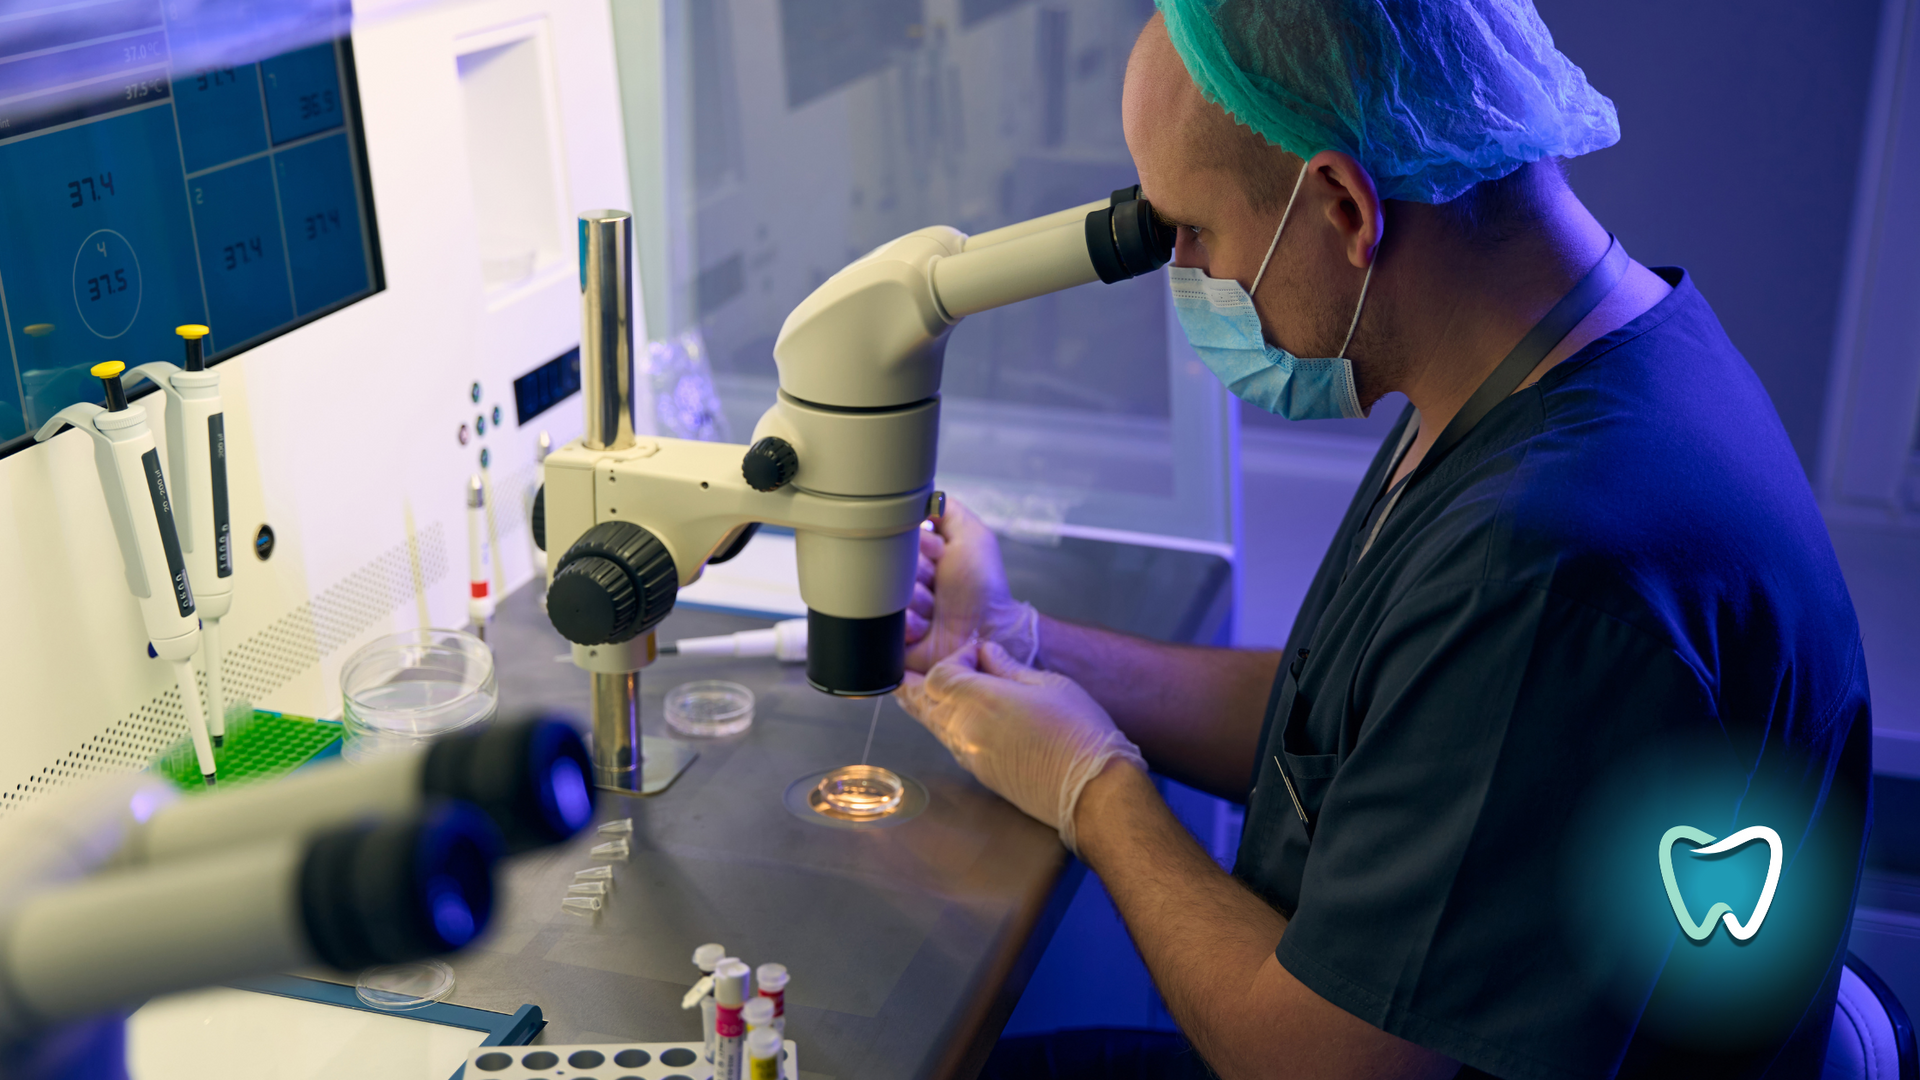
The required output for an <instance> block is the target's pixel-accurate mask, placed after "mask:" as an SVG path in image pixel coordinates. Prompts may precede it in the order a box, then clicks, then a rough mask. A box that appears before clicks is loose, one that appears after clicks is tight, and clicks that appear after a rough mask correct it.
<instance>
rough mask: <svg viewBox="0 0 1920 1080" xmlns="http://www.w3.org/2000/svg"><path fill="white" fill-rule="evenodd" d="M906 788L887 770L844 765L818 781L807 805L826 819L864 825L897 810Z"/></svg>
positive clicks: (874, 766) (866, 766)
mask: <svg viewBox="0 0 1920 1080" xmlns="http://www.w3.org/2000/svg"><path fill="white" fill-rule="evenodd" d="M905 791H906V785H904V784H902V783H901V782H900V777H898V776H896V775H895V774H894V772H893V770H891V769H883V768H881V767H880V766H878V765H844V766H841V767H840V768H838V769H835V770H833V771H832V772H830V773H828V774H827V775H825V776H823V777H821V778H820V783H819V784H817V785H815V787H814V789H813V797H812V798H810V799H808V800H807V801H808V802H809V803H810V804H812V806H813V808H814V809H815V810H817V811H819V812H820V813H822V814H826V815H828V816H830V817H838V818H847V819H850V820H853V821H867V820H871V819H873V818H881V817H886V816H887V815H888V814H891V813H893V812H894V811H895V810H898V809H900V796H901V795H902V794H904V793H905Z"/></svg>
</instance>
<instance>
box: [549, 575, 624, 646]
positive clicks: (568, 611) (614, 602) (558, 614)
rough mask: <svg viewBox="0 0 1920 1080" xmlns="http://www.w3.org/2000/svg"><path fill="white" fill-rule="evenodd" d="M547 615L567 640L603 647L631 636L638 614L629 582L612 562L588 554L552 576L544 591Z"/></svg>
mask: <svg viewBox="0 0 1920 1080" xmlns="http://www.w3.org/2000/svg"><path fill="white" fill-rule="evenodd" d="M547 613H548V615H549V616H550V617H551V618H552V619H553V626H554V629H556V630H558V631H560V636H561V637H564V638H566V639H567V640H568V641H577V642H579V643H580V644H582V645H604V644H606V643H607V642H609V641H614V640H621V641H624V640H626V639H627V638H630V637H632V636H633V635H632V634H630V633H626V631H628V630H630V629H631V628H632V627H633V625H634V622H635V619H636V617H637V616H638V615H639V614H640V597H639V596H638V595H636V594H635V593H634V590H633V579H632V578H630V577H628V576H627V572H626V571H625V570H622V569H621V568H620V567H619V566H618V565H617V564H615V563H614V562H613V561H612V560H609V559H603V558H600V557H599V556H598V555H589V556H587V557H586V558H584V559H575V560H573V561H572V562H570V563H568V564H567V565H566V566H564V567H562V568H561V570H560V572H559V573H557V574H555V575H554V576H553V584H552V585H550V586H548V588H547Z"/></svg>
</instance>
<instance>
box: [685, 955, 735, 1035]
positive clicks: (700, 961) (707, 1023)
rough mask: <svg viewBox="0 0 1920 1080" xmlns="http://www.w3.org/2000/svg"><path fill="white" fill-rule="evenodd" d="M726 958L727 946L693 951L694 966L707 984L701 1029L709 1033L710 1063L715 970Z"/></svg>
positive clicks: (701, 1014)
mask: <svg viewBox="0 0 1920 1080" xmlns="http://www.w3.org/2000/svg"><path fill="white" fill-rule="evenodd" d="M726 958H727V947H726V946H725V945H713V944H708V945H702V946H700V947H699V948H697V949H695V950H693V966H694V967H697V968H699V969H700V974H701V976H702V978H703V979H705V981H706V983H707V994H706V996H705V997H703V998H701V999H700V1028H701V1030H703V1031H705V1032H706V1033H707V1060H708V1061H712V1060H713V1040H714V1032H713V1024H714V1005H713V969H714V968H716V967H719V966H720V961H722V960H725V959H726Z"/></svg>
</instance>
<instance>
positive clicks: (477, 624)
mask: <svg viewBox="0 0 1920 1080" xmlns="http://www.w3.org/2000/svg"><path fill="white" fill-rule="evenodd" d="M492 555H493V552H492V550H491V548H490V547H489V546H488V544H487V488H486V484H485V483H484V482H483V481H482V480H481V479H480V476H479V474H478V473H476V474H474V476H473V477H472V478H471V479H469V480H468V481H467V589H468V592H469V593H470V594H471V595H470V596H469V598H468V600H467V617H468V618H470V619H472V620H473V633H474V636H475V637H477V638H479V639H480V640H481V641H485V640H487V622H488V621H489V620H491V619H492V618H493V597H492V596H491V589H492V581H493V558H492Z"/></svg>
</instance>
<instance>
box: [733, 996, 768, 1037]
mask: <svg viewBox="0 0 1920 1080" xmlns="http://www.w3.org/2000/svg"><path fill="white" fill-rule="evenodd" d="M740 1019H742V1020H744V1021H746V1023H747V1034H749V1035H751V1034H753V1033H754V1032H756V1031H758V1030H760V1029H761V1028H770V1027H772V1026H773V1002H771V1001H768V1000H767V999H766V998H763V997H757V998H754V999H753V1000H751V1001H749V1002H747V1003H746V1004H745V1005H742V1006H740Z"/></svg>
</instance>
